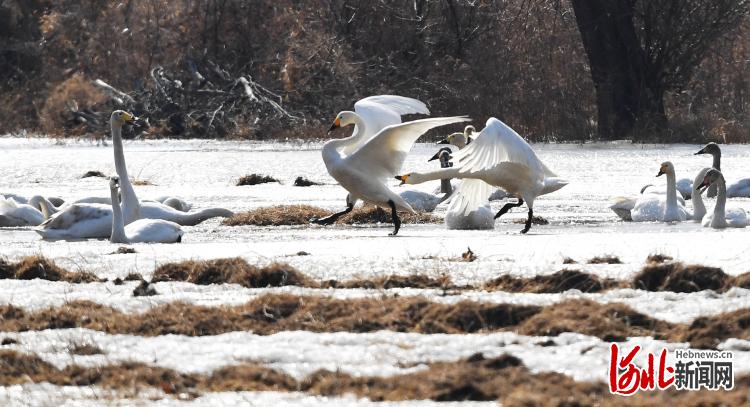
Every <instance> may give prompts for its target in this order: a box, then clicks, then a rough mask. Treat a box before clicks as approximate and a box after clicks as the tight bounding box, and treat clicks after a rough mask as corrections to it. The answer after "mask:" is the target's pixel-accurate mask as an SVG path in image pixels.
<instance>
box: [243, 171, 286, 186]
mask: <svg viewBox="0 0 750 407" xmlns="http://www.w3.org/2000/svg"><path fill="white" fill-rule="evenodd" d="M269 182H279V180H277V179H276V178H274V177H271V176H268V175H260V174H250V175H243V176H242V177H240V179H239V180H238V181H237V186H238V187H241V186H245V185H258V184H266V183H269Z"/></svg>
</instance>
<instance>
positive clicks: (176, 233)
mask: <svg viewBox="0 0 750 407" xmlns="http://www.w3.org/2000/svg"><path fill="white" fill-rule="evenodd" d="M119 187H120V186H119V178H118V177H111V178H110V180H109V191H110V196H111V197H112V202H114V204H112V233H111V235H110V238H109V241H110V242H112V243H178V242H181V241H182V235H183V231H182V229H181V228H180V225H178V224H176V223H174V222H169V221H166V220H161V219H138V220H136V221H133V222H131V223H129V224H128V225H127V226H125V222H124V220H123V216H122V209H121V208H120V205H118V204H117V200H118V198H117V196H118V195H117V194H118V192H119Z"/></svg>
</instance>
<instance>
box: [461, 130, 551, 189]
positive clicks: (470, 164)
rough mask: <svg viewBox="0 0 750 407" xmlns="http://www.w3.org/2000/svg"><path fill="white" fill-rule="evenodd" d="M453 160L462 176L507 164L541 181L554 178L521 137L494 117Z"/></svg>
mask: <svg viewBox="0 0 750 407" xmlns="http://www.w3.org/2000/svg"><path fill="white" fill-rule="evenodd" d="M453 160H454V162H457V163H459V166H460V167H461V172H462V173H472V172H477V171H483V170H489V169H492V168H493V167H495V166H497V165H498V164H500V163H504V162H509V163H514V164H520V165H523V166H525V167H527V168H528V169H529V170H530V172H531V173H532V174H533V175H534V176H535V177H538V179H540V180H543V179H544V178H547V177H556V175H555V174H554V173H553V172H552V171H550V169H549V168H547V166H545V165H544V163H542V162H541V161H540V160H539V158H537V156H536V154H535V153H534V150H532V149H531V146H530V145H529V144H528V143H527V142H526V140H524V139H523V137H521V136H520V135H518V133H516V132H515V131H514V130H513V129H511V128H510V127H508V125H506V124H505V123H503V122H501V121H500V120H498V119H496V118H494V117H491V118H489V119H488V120H487V124H486V126H485V128H484V129H482V131H481V132H480V133H479V136H478V137H477V138H476V139H475V140H474V141H473V142H472V143H471V144H469V145H468V146H466V147H465V148H463V149H461V150H459V151H458V152H456V153H455V154H454V155H453Z"/></svg>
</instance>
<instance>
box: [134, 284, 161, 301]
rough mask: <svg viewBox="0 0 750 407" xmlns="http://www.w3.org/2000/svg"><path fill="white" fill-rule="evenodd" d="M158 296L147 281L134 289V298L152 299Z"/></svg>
mask: <svg viewBox="0 0 750 407" xmlns="http://www.w3.org/2000/svg"><path fill="white" fill-rule="evenodd" d="M158 294H159V293H158V292H156V288H154V286H153V285H151V284H150V283H149V282H147V281H146V280H141V283H140V284H138V286H137V287H135V288H134V289H133V297H150V296H152V295H158Z"/></svg>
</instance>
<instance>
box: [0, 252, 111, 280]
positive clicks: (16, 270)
mask: <svg viewBox="0 0 750 407" xmlns="http://www.w3.org/2000/svg"><path fill="white" fill-rule="evenodd" d="M36 278H39V279H42V280H49V281H65V282H68V283H92V282H102V281H105V280H103V279H100V278H99V277H97V276H96V275H95V274H93V273H89V272H70V271H68V270H65V269H63V268H62V267H59V266H57V264H55V262H53V261H52V260H49V259H47V258H45V257H43V256H27V257H24V258H22V259H21V260H19V261H18V262H16V263H10V262H8V261H7V260H5V259H0V279H16V280H33V279H36Z"/></svg>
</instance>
